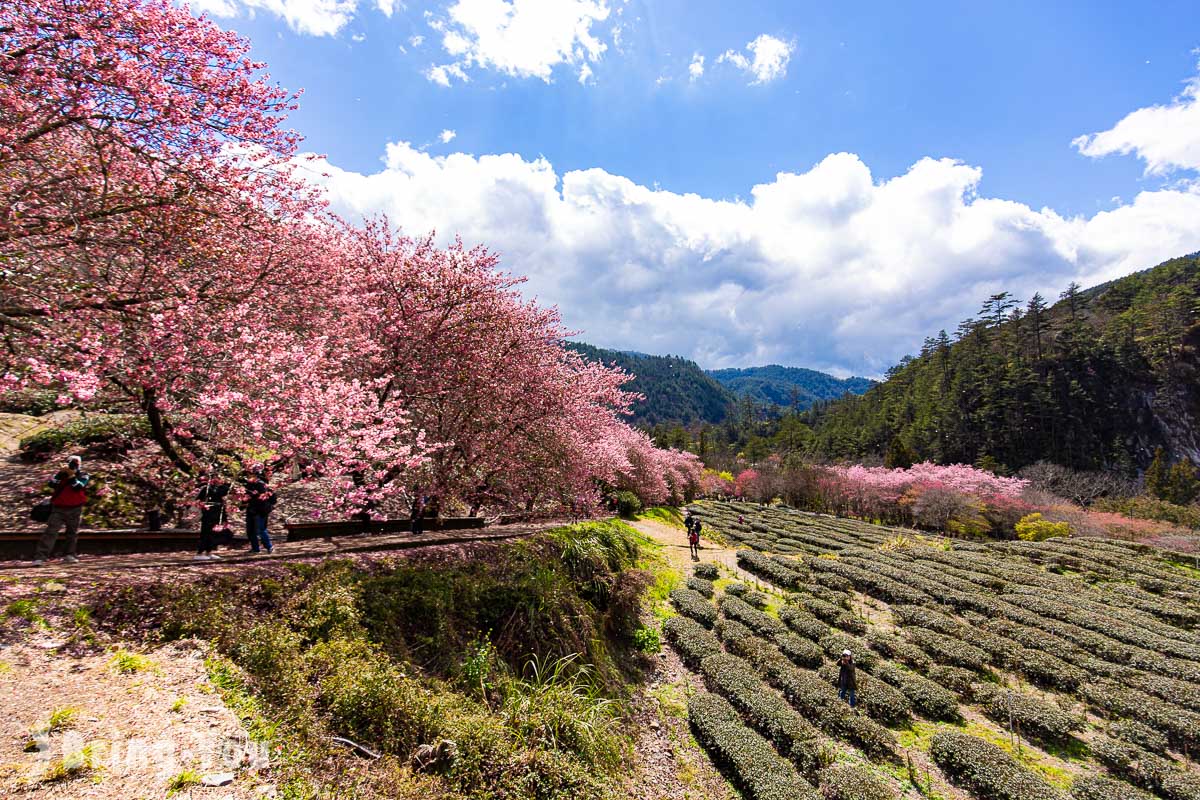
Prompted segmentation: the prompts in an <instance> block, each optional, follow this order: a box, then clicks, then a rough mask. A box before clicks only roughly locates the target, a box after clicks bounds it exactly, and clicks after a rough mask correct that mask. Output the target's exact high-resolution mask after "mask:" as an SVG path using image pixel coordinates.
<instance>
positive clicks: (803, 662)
mask: <svg viewBox="0 0 1200 800" xmlns="http://www.w3.org/2000/svg"><path fill="white" fill-rule="evenodd" d="M775 644H777V645H778V646H779V652H781V653H783V654H784V655H785V656H787V657H788V660H789V661H791V662H792V663H793V664H795V665H796V666H798V667H806V668H808V669H816V668H817V667H819V666H821V661H822V658H823V654H824V651H822V650H821V648H820V647H819V646H818V645H817V644H816V642H813V641H811V640H809V639H805V638H803V637H800V636H797V635H796V634H794V633H792V632H790V631H789V632H787V633H781V634H779V635H778V636H776V637H775Z"/></svg>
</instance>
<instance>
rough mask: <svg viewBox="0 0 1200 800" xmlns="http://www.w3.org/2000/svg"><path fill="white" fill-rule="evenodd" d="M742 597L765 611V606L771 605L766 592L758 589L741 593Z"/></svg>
mask: <svg viewBox="0 0 1200 800" xmlns="http://www.w3.org/2000/svg"><path fill="white" fill-rule="evenodd" d="M742 599H743V600H745V601H746V602H747V603H749V604H750V605H752V606H754V607H755V608H757V609H758V610H759V611H765V610H766V608H767V606H769V605H771V597H770V595H768V594H765V593H763V592H758V591H750V592H746V594H744V595H742Z"/></svg>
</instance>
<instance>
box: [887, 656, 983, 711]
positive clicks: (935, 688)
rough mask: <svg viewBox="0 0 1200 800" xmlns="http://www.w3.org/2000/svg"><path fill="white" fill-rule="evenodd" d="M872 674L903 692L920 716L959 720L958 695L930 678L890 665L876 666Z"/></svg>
mask: <svg viewBox="0 0 1200 800" xmlns="http://www.w3.org/2000/svg"><path fill="white" fill-rule="evenodd" d="M872 674H873V675H874V676H875V677H876V678H878V679H880V680H881V681H884V682H885V683H889V684H891V685H892V686H895V687H896V688H897V689H899V690H900V691H901V692H903V693H904V696H905V697H907V698H908V700H909V702H910V703H912V707H913V708H915V709H916V710H917V712H918V713H919V714H921V715H923V716H926V717H929V718H930V719H935V720H944V721H947V722H951V721H955V720H957V719H958V718H959V713H958V695H956V694H955V693H954V692H952V691H950V690H949V689H945V688H943V687H941V686H939V685H938V684H936V683H934V682H933V681H931V680H929V679H928V678H923V677H921V676H920V675H918V674H916V673H915V672H909V671H908V670H905V669H901V668H899V667H896V666H893V665H892V664H888V663H881V664H879V665H878V666H876V667H875V668H874V670H872ZM968 674H969V673H968Z"/></svg>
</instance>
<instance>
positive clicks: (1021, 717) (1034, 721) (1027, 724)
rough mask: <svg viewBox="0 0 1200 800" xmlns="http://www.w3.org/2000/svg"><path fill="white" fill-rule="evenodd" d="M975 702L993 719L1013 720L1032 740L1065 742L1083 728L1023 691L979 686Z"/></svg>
mask: <svg viewBox="0 0 1200 800" xmlns="http://www.w3.org/2000/svg"><path fill="white" fill-rule="evenodd" d="M975 699H976V700H977V701H978V702H979V703H980V704H981V705H982V706H983V711H984V713H985V714H987V715H988V716H989V717H991V718H992V719H993V720H995V721H997V722H999V723H1001V724H1007V723H1008V721H1009V720H1010V719H1011V720H1012V721H1013V722H1015V723H1016V724H1017V726H1018V727H1019V728H1020V731H1021V733H1023V734H1025V735H1026V736H1028V737H1029V738H1031V739H1038V740H1040V741H1043V742H1062V741H1064V740H1066V739H1067V738H1068V737H1069V736H1070V735H1071V732H1072V731H1076V730H1079V729H1080V727H1081V724H1080V721H1079V720H1078V719H1075V718H1073V717H1071V716H1070V715H1069V714H1067V713H1065V712H1064V711H1062V710H1061V709H1059V708H1058V707H1056V706H1052V705H1047V704H1046V703H1045V702H1044V701H1043V700H1041V699H1040V698H1037V697H1033V696H1032V695H1028V694H1024V693H1022V692H1014V691H1010V690H1004V689H999V688H996V687H994V686H987V685H983V684H980V685H977V686H976V687H975Z"/></svg>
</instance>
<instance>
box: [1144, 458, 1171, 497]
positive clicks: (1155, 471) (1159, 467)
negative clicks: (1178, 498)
mask: <svg viewBox="0 0 1200 800" xmlns="http://www.w3.org/2000/svg"><path fill="white" fill-rule="evenodd" d="M1169 478H1170V472H1169V469H1168V467H1167V454H1166V453H1164V452H1163V449H1162V448H1161V447H1160V448H1158V449H1157V450H1155V451H1154V460H1153V461H1151V462H1150V466H1149V467H1148V468H1147V469H1146V477H1145V479H1144V481H1143V487H1144V489H1145V491H1146V494H1148V495H1151V496H1153V497H1157V498H1158V499H1159V500H1166V499H1167V493H1168V492H1169V491H1170V483H1169Z"/></svg>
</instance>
